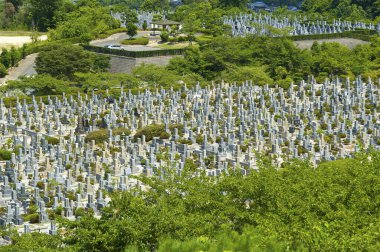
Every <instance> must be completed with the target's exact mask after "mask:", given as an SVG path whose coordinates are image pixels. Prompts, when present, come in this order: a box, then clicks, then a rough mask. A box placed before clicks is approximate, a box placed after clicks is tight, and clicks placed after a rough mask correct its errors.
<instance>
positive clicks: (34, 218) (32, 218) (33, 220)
mask: <svg viewBox="0 0 380 252" xmlns="http://www.w3.org/2000/svg"><path fill="white" fill-rule="evenodd" d="M27 219H29V222H30V223H39V222H40V218H39V216H38V213H34V214H30V215H29V216H28V217H27Z"/></svg>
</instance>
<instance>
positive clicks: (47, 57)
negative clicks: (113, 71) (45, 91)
mask: <svg viewBox="0 0 380 252" xmlns="http://www.w3.org/2000/svg"><path fill="white" fill-rule="evenodd" d="M108 67H109V58H108V57H106V56H99V55H96V54H94V53H90V52H88V51H85V50H84V49H83V48H82V47H80V46H73V45H61V46H53V47H51V48H50V49H49V50H45V51H43V52H40V53H39V55H38V57H37V60H36V71H37V73H39V74H49V75H51V76H53V77H58V78H61V79H73V78H74V74H75V73H76V72H81V73H86V72H96V71H104V70H106V69H107V68H108Z"/></svg>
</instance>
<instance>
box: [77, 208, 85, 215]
mask: <svg viewBox="0 0 380 252" xmlns="http://www.w3.org/2000/svg"><path fill="white" fill-rule="evenodd" d="M85 214H86V210H85V209H84V208H83V207H79V208H77V209H76V210H75V217H79V216H84V215H85Z"/></svg>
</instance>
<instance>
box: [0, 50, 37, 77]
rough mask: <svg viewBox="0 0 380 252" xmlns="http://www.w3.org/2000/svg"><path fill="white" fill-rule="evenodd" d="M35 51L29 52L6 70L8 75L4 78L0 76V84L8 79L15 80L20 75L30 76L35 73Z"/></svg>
mask: <svg viewBox="0 0 380 252" xmlns="http://www.w3.org/2000/svg"><path fill="white" fill-rule="evenodd" d="M37 55H38V54H37V53H33V54H30V55H28V56H26V58H25V59H23V60H21V61H20V62H19V63H18V66H17V67H14V68H11V69H10V70H8V75H7V76H5V77H4V78H0V85H4V84H5V83H6V82H7V81H9V80H17V79H18V78H19V77H21V76H24V75H25V76H32V75H34V74H36V73H37V72H36V70H35V68H34V67H35V61H36V58H37Z"/></svg>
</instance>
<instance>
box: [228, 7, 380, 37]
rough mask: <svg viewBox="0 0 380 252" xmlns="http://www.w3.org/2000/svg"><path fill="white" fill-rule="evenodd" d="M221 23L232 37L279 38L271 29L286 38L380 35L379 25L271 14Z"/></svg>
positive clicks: (235, 17)
mask: <svg viewBox="0 0 380 252" xmlns="http://www.w3.org/2000/svg"><path fill="white" fill-rule="evenodd" d="M223 23H224V24H225V25H229V26H231V28H232V36H237V37H242V36H247V35H258V36H264V35H267V36H280V34H275V33H273V29H270V28H275V29H278V30H283V31H287V32H288V34H286V35H288V36H305V35H320V34H340V33H344V32H355V31H358V30H361V31H372V32H376V33H378V34H380V23H378V24H373V23H368V24H367V23H365V22H359V21H355V22H351V21H345V20H333V21H332V22H331V23H329V22H327V21H324V20H316V21H310V20H308V19H307V18H306V17H302V16H299V17H297V16H296V17H283V18H281V17H276V16H273V15H271V14H265V15H262V14H261V13H259V14H252V13H250V14H246V13H240V14H239V15H236V16H230V17H225V18H224V21H223Z"/></svg>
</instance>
